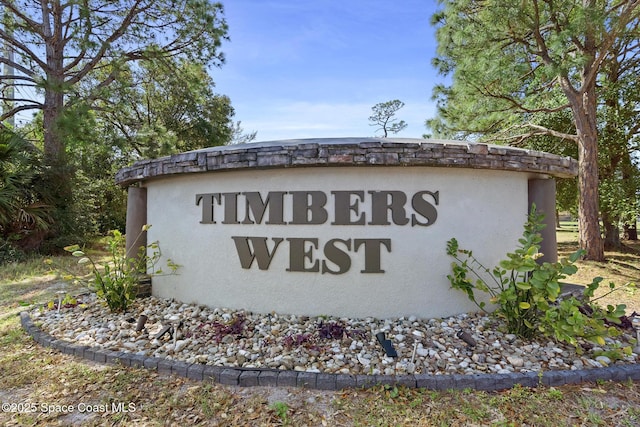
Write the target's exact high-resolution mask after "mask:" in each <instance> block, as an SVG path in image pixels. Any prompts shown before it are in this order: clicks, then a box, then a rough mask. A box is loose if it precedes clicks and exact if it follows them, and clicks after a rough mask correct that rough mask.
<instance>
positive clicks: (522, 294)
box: [447, 206, 626, 347]
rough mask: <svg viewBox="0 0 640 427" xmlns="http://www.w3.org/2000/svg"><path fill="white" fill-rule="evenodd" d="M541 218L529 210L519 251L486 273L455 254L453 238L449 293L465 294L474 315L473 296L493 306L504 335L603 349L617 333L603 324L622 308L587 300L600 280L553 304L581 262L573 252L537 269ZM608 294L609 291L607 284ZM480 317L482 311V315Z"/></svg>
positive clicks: (465, 255) (468, 255)
mask: <svg viewBox="0 0 640 427" xmlns="http://www.w3.org/2000/svg"><path fill="white" fill-rule="evenodd" d="M542 219H543V215H541V214H539V213H536V211H535V206H534V207H533V208H532V210H531V213H530V214H529V217H528V220H527V222H526V223H525V226H524V233H523V235H522V238H520V239H519V240H518V242H519V243H520V246H518V248H517V249H516V250H515V251H514V252H513V253H508V254H507V259H505V260H503V261H500V263H499V265H498V266H497V267H495V268H493V269H492V270H489V269H488V268H486V267H485V266H484V265H483V264H482V263H480V261H478V259H477V258H476V257H475V256H474V255H473V253H472V252H471V251H469V250H465V249H460V248H459V246H458V242H457V240H456V239H455V238H453V239H451V240H449V241H448V242H447V254H448V255H450V256H452V257H453V258H454V259H455V262H453V263H452V265H451V267H452V274H450V275H448V276H447V278H448V279H449V281H450V282H451V286H452V287H453V288H454V289H458V290H461V291H463V292H465V293H466V294H467V296H468V297H469V299H470V300H471V301H473V302H474V303H475V304H476V305H477V306H478V307H479V308H480V309H482V310H485V306H486V305H485V302H484V301H479V300H478V299H476V292H478V291H479V292H482V293H485V294H488V295H489V297H490V298H489V301H490V303H491V304H495V305H496V307H497V308H496V309H495V311H494V314H495V315H496V316H497V317H499V318H501V319H502V320H503V321H504V323H505V325H506V329H507V331H508V332H509V333H512V334H515V335H518V336H520V337H522V338H532V337H534V336H535V335H538V334H540V333H542V334H544V335H545V336H548V337H553V338H555V339H557V340H559V341H565V342H567V343H571V344H573V345H575V346H576V347H577V338H578V337H584V338H585V339H588V340H590V341H593V342H596V343H599V344H604V338H605V337H608V336H614V335H616V334H618V333H619V331H618V329H617V328H614V327H608V326H607V322H610V323H616V324H617V323H620V317H621V316H623V315H624V310H625V308H626V307H625V306H624V305H622V304H621V305H618V306H616V307H613V306H611V305H609V306H607V307H606V308H602V307H600V306H599V305H598V304H596V303H595V302H594V301H595V300H594V299H593V296H594V293H595V291H596V290H597V289H598V287H599V285H600V282H601V281H602V278H600V277H597V278H595V279H593V281H592V283H591V284H590V285H588V286H587V287H586V288H585V290H584V294H583V296H582V297H581V298H580V299H578V298H576V297H574V296H571V297H568V298H565V299H562V300H559V299H558V297H559V295H560V281H561V280H562V279H564V278H566V277H567V276H570V275H572V274H575V273H576V272H577V271H578V269H577V267H576V266H575V265H574V264H575V262H576V261H577V260H578V259H579V258H580V257H581V256H582V254H583V251H581V250H580V251H577V252H575V253H574V254H572V255H571V256H570V257H569V258H568V259H562V260H560V261H559V262H554V263H549V262H544V263H538V262H537V259H538V258H540V257H541V256H542V254H541V253H540V252H539V249H540V242H541V241H542V236H541V235H540V230H542V228H544V226H545V225H544V224H543V223H542ZM610 287H611V288H612V289H613V288H615V285H614V284H613V283H612V284H611V285H610ZM485 311H486V310H485Z"/></svg>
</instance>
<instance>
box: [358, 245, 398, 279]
mask: <svg viewBox="0 0 640 427" xmlns="http://www.w3.org/2000/svg"><path fill="white" fill-rule="evenodd" d="M362 244H364V270H360V273H384V270H382V269H381V268H380V245H381V244H382V245H384V246H385V247H386V248H387V250H388V251H389V252H391V239H355V240H354V241H353V250H354V251H355V252H358V248H359V247H360V246H361V245H362Z"/></svg>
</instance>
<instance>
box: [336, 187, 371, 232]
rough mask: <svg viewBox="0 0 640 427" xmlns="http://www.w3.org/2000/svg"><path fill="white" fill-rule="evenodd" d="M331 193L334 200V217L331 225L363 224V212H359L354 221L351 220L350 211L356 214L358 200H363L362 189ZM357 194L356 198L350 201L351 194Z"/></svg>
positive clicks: (358, 208) (357, 211)
mask: <svg viewBox="0 0 640 427" xmlns="http://www.w3.org/2000/svg"><path fill="white" fill-rule="evenodd" d="M331 194H333V196H334V200H335V217H334V221H333V222H332V223H331V225H364V223H365V215H364V212H363V213H361V214H360V216H359V217H358V219H357V220H356V221H351V212H354V213H355V214H356V215H358V213H359V211H360V207H359V206H358V203H359V202H364V191H332V192H331ZM352 195H354V196H357V197H358V198H359V199H360V200H359V201H358V199H356V200H354V201H353V203H352V202H351V196H352Z"/></svg>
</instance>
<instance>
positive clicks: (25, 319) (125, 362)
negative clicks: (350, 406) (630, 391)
mask: <svg viewBox="0 0 640 427" xmlns="http://www.w3.org/2000/svg"><path fill="white" fill-rule="evenodd" d="M20 324H21V325H22V328H23V329H24V330H25V331H26V332H27V333H28V334H29V336H31V337H32V338H33V340H34V341H36V342H37V343H38V344H40V345H41V346H43V347H49V348H52V349H54V350H57V351H59V352H61V353H63V354H70V355H72V356H76V357H79V358H82V359H85V360H91V361H94V362H98V363H102V364H112V365H113V364H119V365H122V366H129V367H135V368H144V369H149V370H154V371H157V372H159V373H163V374H174V375H177V376H180V377H184V378H190V379H194V380H198V381H207V382H213V383H219V384H226V385H236V386H241V387H253V386H270V387H301V388H309V389H317V390H342V389H348V388H370V387H374V386H377V385H389V386H396V385H397V386H405V387H408V388H425V389H430V390H440V391H443V390H451V389H455V390H463V389H475V390H483V391H498V390H505V389H509V388H512V387H513V386H515V385H516V384H519V385H522V386H524V387H532V388H533V387H538V386H540V385H544V386H553V387H557V386H561V385H567V384H581V383H585V382H596V381H599V380H604V381H615V382H625V381H629V380H631V381H640V364H625V365H612V366H608V367H604V368H591V369H580V370H574V371H571V370H569V371H567V370H553V371H543V372H524V373H522V372H513V373H510V374H474V375H463V374H442V375H432V374H414V375H351V374H330V373H324V372H318V373H316V372H302V371H301V372H298V371H283V370H274V369H266V368H265V369H260V368H241V367H226V366H211V365H203V364H198V363H195V364H191V363H187V362H184V361H178V360H168V359H162V358H158V357H153V356H143V355H139V354H135V353H126V352H114V351H108V350H102V349H97V348H92V347H88V346H77V345H74V344H72V343H70V342H68V341H64V340H59V339H55V338H53V337H52V336H50V335H49V334H47V333H46V332H44V331H43V330H41V329H40V328H38V326H36V325H35V324H34V323H33V321H32V319H31V316H29V314H28V313H26V312H22V313H20Z"/></svg>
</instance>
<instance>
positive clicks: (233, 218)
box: [222, 193, 240, 224]
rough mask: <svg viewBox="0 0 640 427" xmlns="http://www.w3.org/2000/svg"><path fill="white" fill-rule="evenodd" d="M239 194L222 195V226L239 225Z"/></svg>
mask: <svg viewBox="0 0 640 427" xmlns="http://www.w3.org/2000/svg"><path fill="white" fill-rule="evenodd" d="M239 194H240V193H222V197H223V198H224V220H223V221H222V223H223V224H240V222H239V221H238V195H239Z"/></svg>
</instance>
